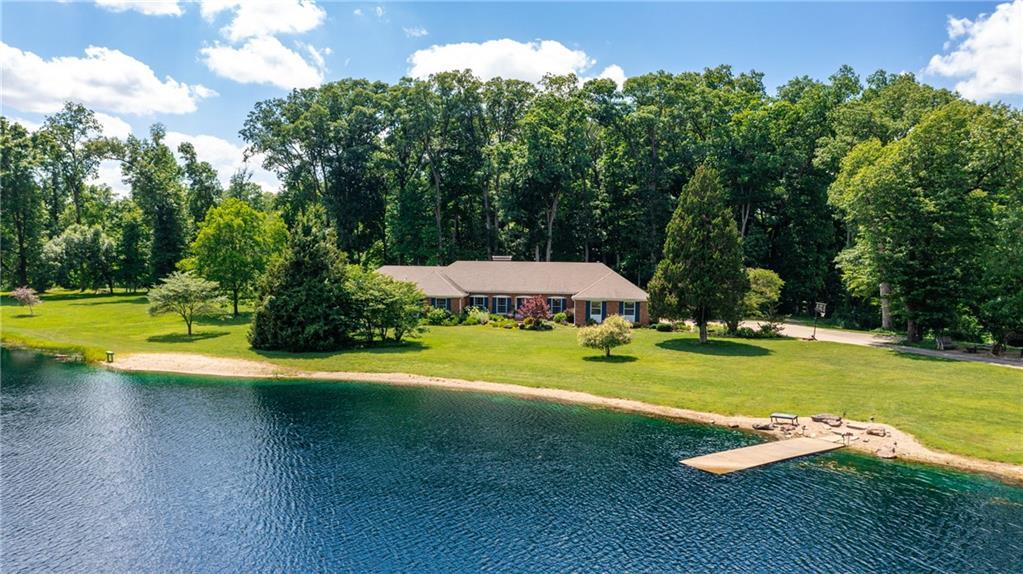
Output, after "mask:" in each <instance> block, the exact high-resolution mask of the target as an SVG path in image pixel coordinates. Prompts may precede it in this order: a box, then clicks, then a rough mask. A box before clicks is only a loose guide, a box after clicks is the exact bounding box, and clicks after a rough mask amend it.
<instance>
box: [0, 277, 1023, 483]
mask: <svg viewBox="0 0 1023 574" xmlns="http://www.w3.org/2000/svg"><path fill="white" fill-rule="evenodd" d="M146 306H147V304H146V299H145V297H144V296H143V295H116V296H93V295H78V294H69V293H57V294H52V295H47V296H45V297H44V303H43V304H42V305H41V306H39V307H37V308H36V316H34V317H32V316H29V314H28V311H27V309H23V308H20V307H16V306H12V301H11V300H10V299H8V298H4V299H3V301H2V307H0V318H2V334H3V338H4V340H5V341H7V342H9V343H28V344H31V345H36V346H44V345H50V346H52V347H55V348H69V347H79V348H82V349H85V350H87V351H89V352H90V356H92V357H96V356H98V354H97V353H101V352H102V351H104V350H106V349H109V350H112V351H115V352H117V353H131V352H140V351H148V352H160V351H164V352H167V351H173V352H190V353H204V354H209V355H218V356H228V357H242V358H247V359H263V360H267V361H271V362H273V363H277V364H281V365H286V366H291V367H298V368H302V369H310V370H351V371H373V372H407V373H416V374H423V375H436V376H446V377H455V378H464V379H479V380H486V381H495V382H505V383H516V384H520V385H529V386H537V387H553V388H562V389H571V390H580V391H586V392H590V393H594V394H598V395H605V396H610V397H621V398H628V399H635V400H640V401H646V402H650V403H657V404H663V405H671V406H679V407H685V408H691V409H697V410H704V411H712V412H718V413H723V414H746V415H754V416H765V415H767V414H768V413H770V412H771V411H796V412H799V413H814V412H822V411H828V412H833V413H838V414H841V413H843V412H844V413H846V414H847V415H848V416H849V417H850V418H855V419H861V420H866V419H867V418H868V417H870V416H874V417H876V420H878V421H879V422H886V423H890V424H893V425H896V426H898V427H900V428H902V429H904V430H906V431H909V432H911V433H913V434H915V435H917V436H918V437H919V438H920V439H921V440H922V441H923V442H924V443H926V444H928V445H930V446H932V447H936V448H939V449H944V450H947V451H951V452H955V453H960V454H967V455H973V456H979V457H982V458H988V459H992V460H999V461H1006V462H1013V463H1017V464H1023V430H1021V429H1023V423H1021V420H1023V371H1019V370H1014V369H1008V368H1003V367H995V366H990V365H983V364H977V363H967V362H959V361H946V360H940V359H931V358H926V357H921V356H916V355H905V354H899V353H896V352H893V351H888V350H882V349H874V348H868V347H856V346H851V345H842V344H838V343H824V342H807V341H800V340H794V339H782V340H764V341H762V340H755V341H751V340H739V339H718V340H712V341H711V343H710V344H708V345H705V346H700V345H698V344H697V342H696V339H695V336H694V335H690V334H679V333H659V332H656V331H653V330H650V329H643V330H637V331H636V332H635V338H634V341H633V343H632V344H631V345H629V346H627V347H623V348H620V349H618V350H616V351H615V356H613V357H612V358H611V360H604V359H603V358H602V357H600V356H599V353H598V352H594V351H590V350H587V349H582V348H580V347H578V346H577V345H576V342H575V330H574V329H573V328H571V327H562V328H558V329H555V330H553V331H548V332H532V331H518V330H504V329H493V328H490V327H485V326H477V327H433V328H431V329H430V331H429V332H428V333H427V334H426V335H425V336H423V337H422V338H421V339H418V340H416V341H413V342H411V343H408V344H405V345H401V346H386V347H377V348H370V349H362V350H353V351H346V352H340V353H329V354H309V355H289V354H281V353H261V352H256V351H253V350H252V349H250V348H249V347H248V344H247V343H246V340H245V332H246V330H247V322H248V319H247V318H246V317H243V318H240V319H238V320H230V319H225V320H208V321H203V322H201V323H199V324H198V325H197V330H196V335H195V336H194V337H192V338H191V339H189V338H188V337H186V336H185V335H184V330H185V327H184V323H183V322H181V321H180V319H177V318H175V317H171V316H163V317H157V318H152V317H149V316H148V315H147V314H146Z"/></svg>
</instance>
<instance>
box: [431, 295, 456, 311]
mask: <svg viewBox="0 0 1023 574" xmlns="http://www.w3.org/2000/svg"><path fill="white" fill-rule="evenodd" d="M430 306H431V307H433V308H434V309H444V310H445V311H450V310H451V299H445V298H443V297H430Z"/></svg>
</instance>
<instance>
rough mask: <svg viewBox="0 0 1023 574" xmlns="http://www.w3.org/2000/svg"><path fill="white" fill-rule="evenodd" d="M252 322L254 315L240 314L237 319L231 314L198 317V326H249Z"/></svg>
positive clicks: (196, 320)
mask: <svg viewBox="0 0 1023 574" xmlns="http://www.w3.org/2000/svg"><path fill="white" fill-rule="evenodd" d="M251 322H252V313H238V316H237V317H235V316H233V315H231V314H230V313H228V314H226V315H217V316H211V317H196V318H195V324H196V325H248V324H249V323H251Z"/></svg>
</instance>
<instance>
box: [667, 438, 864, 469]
mask: <svg viewBox="0 0 1023 574" xmlns="http://www.w3.org/2000/svg"><path fill="white" fill-rule="evenodd" d="M843 446H845V445H844V444H842V443H840V442H839V443H834V442H830V441H826V440H822V439H819V438H805V437H803V438H792V439H787V440H779V441H774V442H765V443H763V444H757V445H753V446H747V447H743V448H736V449H732V450H725V451H721V452H715V453H712V454H705V455H703V456H697V457H693V458H687V459H685V460H683V461H682V464H684V465H687V466H691V467H693V468H698V469H700V470H705V471H707V472H710V473H713V474H728V473H730V472H736V471H738V470H746V469H747V468H754V467H758V466H763V465H765V464H771V463H774V462H781V461H783V460H789V459H793V458H797V457H800V456H807V455H810V454H819V453H822V452H828V451H832V450H835V449H839V448H842V447H843Z"/></svg>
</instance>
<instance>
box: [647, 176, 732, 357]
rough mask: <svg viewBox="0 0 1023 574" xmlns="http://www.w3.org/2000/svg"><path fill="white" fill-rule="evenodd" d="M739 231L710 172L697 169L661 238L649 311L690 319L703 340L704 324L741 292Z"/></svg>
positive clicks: (725, 311)
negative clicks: (660, 256) (662, 240)
mask: <svg viewBox="0 0 1023 574" xmlns="http://www.w3.org/2000/svg"><path fill="white" fill-rule="evenodd" d="M747 287H748V282H747V279H746V270H745V268H744V267H743V264H742V249H741V247H740V245H739V231H738V229H737V228H736V224H735V219H734V218H733V217H732V214H731V211H730V210H729V208H728V204H727V195H726V194H725V192H724V190H723V189H722V188H721V184H720V183H719V182H718V180H717V174H716V172H715V171H714V169H713V168H710V167H707V166H701V167H699V168H697V169H696V173H695V174H694V175H693V178H692V180H690V181H689V183H687V184H686V185H685V187H684V188H683V189H682V193H681V194H680V195H679V199H678V206H677V207H676V208H675V214H674V215H673V216H672V218H671V222H670V223H669V224H668V229H667V232H666V237H665V240H664V258H663V259H662V260H661V262H660V263H658V265H657V271H656V272H655V273H654V277H653V279H651V280H650V285H649V291H650V298H651V311H652V312H653V314H654V315H656V316H658V317H665V318H668V319H685V318H692V319H693V320H694V321H695V322H696V324H697V325H698V326H699V328H700V342H701V343H706V342H707V323H708V322H709V321H710V320H711V319H713V318H730V317H731V316H732V315H734V314H735V313H736V312H737V309H738V305H739V303H740V302H741V301H742V299H743V296H744V295H745V293H746V289H747Z"/></svg>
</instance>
